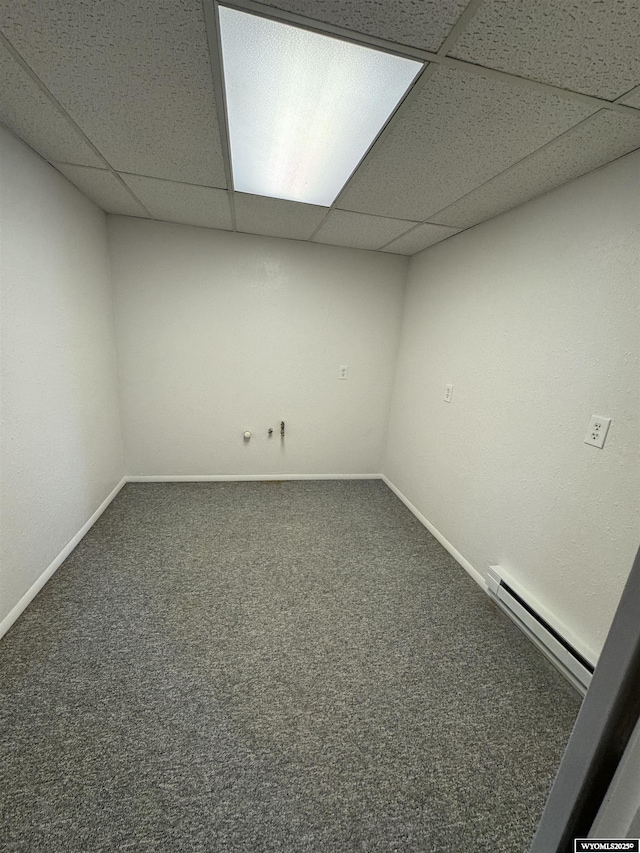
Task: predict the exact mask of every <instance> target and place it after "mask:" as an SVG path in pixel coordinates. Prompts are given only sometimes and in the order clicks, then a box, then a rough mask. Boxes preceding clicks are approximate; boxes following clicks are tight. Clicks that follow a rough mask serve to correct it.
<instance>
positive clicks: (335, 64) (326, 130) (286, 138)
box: [219, 6, 422, 207]
mask: <svg viewBox="0 0 640 853" xmlns="http://www.w3.org/2000/svg"><path fill="white" fill-rule="evenodd" d="M219 14H220V33H221V40H222V60H223V67H224V78H225V88H226V98H227V115H228V120H229V136H230V144H231V164H232V170H233V183H234V188H235V189H236V190H238V191H239V192H245V193H254V194H255V195H265V196H272V197H274V198H284V199H290V200H291V201H301V202H306V203H307V204H319V205H324V206H326V207H328V206H330V205H331V204H332V202H333V201H334V199H335V198H336V196H337V195H338V193H339V192H340V190H341V189H342V187H343V186H344V184H345V183H346V181H347V180H348V178H349V176H350V175H351V173H352V172H353V170H354V169H355V167H356V166H357V165H358V163H359V162H360V160H361V158H362V156H363V155H364V153H365V152H366V150H367V149H368V147H369V146H370V145H371V143H372V142H373V140H374V139H375V137H376V136H377V134H378V133H379V131H380V129H381V128H382V126H383V125H384V123H385V122H386V120H387V119H388V118H389V116H390V115H391V113H392V112H393V110H394V109H395V107H396V106H397V104H398V102H399V101H400V100H401V98H402V97H403V95H404V94H405V92H406V91H407V89H408V87H409V86H410V84H411V83H412V81H413V80H414V78H415V76H416V74H417V73H418V71H419V70H420V69H421V67H422V63H420V62H415V61H413V60H410V59H404V58H402V57H399V56H393V55H392V54H389V53H384V52H382V51H379V50H373V49H371V48H368V47H363V46H362V45H357V44H353V43H351V42H346V41H341V40H340V39H337V38H331V37H329V36H325V35H321V34H319V33H314V32H309V31H307V30H303V29H300V28H299V27H293V26H290V25H289V24H283V23H281V22H279V21H272V20H269V19H268V18H262V17H259V16H257V15H250V14H248V13H246V12H239V11H237V10H236V9H230V8H228V7H226V6H220V7H219Z"/></svg>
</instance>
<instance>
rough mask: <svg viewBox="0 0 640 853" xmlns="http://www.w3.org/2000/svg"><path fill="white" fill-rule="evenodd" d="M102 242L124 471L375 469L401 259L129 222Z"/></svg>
mask: <svg viewBox="0 0 640 853" xmlns="http://www.w3.org/2000/svg"><path fill="white" fill-rule="evenodd" d="M109 245H110V251H111V259H112V274H113V280H114V285H115V290H116V294H117V298H116V318H117V321H116V327H117V342H118V355H119V363H120V375H121V377H122V394H121V396H122V406H123V426H124V436H125V447H126V460H127V461H126V464H127V473H129V474H133V475H221V474H223V475H248V474H302V475H305V474H311V475H316V474H317V475H330V476H331V475H333V476H336V475H352V474H356V475H357V474H370V473H374V474H375V473H379V471H380V464H381V457H382V451H383V446H384V437H385V429H386V422H387V417H388V409H389V401H390V394H391V382H392V376H393V367H394V362H395V356H396V351H397V344H398V335H399V329H400V319H401V313H402V292H403V286H404V282H405V278H406V269H407V260H406V258H400V257H394V256H383V255H380V254H376V253H374V252H366V251H357V250H353V249H340V248H335V247H331V246H321V245H312V244H309V243H302V242H297V241H295V240H280V239H274V238H269V237H256V236H252V235H245V234H233V233H227V232H224V231H212V230H207V229H204V228H195V227H191V226H184V225H172V224H168V223H159V222H150V221H144V220H136V219H129V218H125V217H109ZM343 364H346V365H348V367H349V378H348V379H347V381H341V380H339V379H338V369H339V366H340V365H343ZM281 420H284V421H285V422H286V437H285V440H284V442H282V441H281V440H280V436H279V425H280V421H281ZM269 427H272V428H273V429H274V430H275V433H274V436H273V437H272V438H271V439H269V438H268V437H267V430H268V429H269ZM245 430H250V431H251V432H252V433H253V437H252V438H251V440H250V441H249V442H248V443H247V442H245V441H244V440H243V437H242V436H243V433H244V431H245Z"/></svg>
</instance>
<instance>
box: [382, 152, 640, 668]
mask: <svg viewBox="0 0 640 853" xmlns="http://www.w3.org/2000/svg"><path fill="white" fill-rule="evenodd" d="M639 174H640V154H638V153H634V154H631V155H628V156H627V157H625V158H622V159H621V160H619V161H617V162H615V163H613V164H611V165H609V166H607V167H605V168H603V169H601V170H599V171H597V172H594V173H592V174H590V175H587V176H586V177H584V178H581V179H579V180H577V181H575V182H573V183H571V184H569V185H567V186H565V187H563V188H561V189H559V190H557V191H555V192H553V193H551V194H549V195H547V196H545V197H543V198H540V199H538V200H536V201H534V202H531V203H529V204H527V205H524V206H523V207H520V208H518V209H516V210H514V211H512V212H511V213H507V214H504V215H502V216H500V217H498V218H496V219H494V220H492V221H490V222H486V223H484V224H482V225H479V226H477V227H476V228H473V229H471V230H469V231H467V232H465V233H463V234H460V235H458V236H456V237H453V238H452V239H449V240H447V241H446V242H445V243H442V244H440V245H437V246H435V247H433V248H431V249H429V250H427V251H425V252H423V253H421V254H420V255H417V256H415V257H414V258H413V259H412V261H411V265H410V268H409V278H408V284H407V294H406V300H405V306H404V320H403V329H402V338H401V347H400V351H399V356H398V365H397V373H396V380H395V388H394V399H393V404H392V412H391V416H390V426H389V437H388V445H387V452H386V458H385V462H384V466H383V471H384V473H385V474H386V476H387V477H388V478H389V480H390V481H391V482H392V483H393V484H394V485H395V486H396V487H397V488H398V489H399V490H400V491H401V492H402V493H403V494H404V495H405V496H406V498H407V499H408V500H409V501H410V502H411V503H413V504H414V505H415V507H416V508H417V509H418V511H419V512H420V513H422V514H423V515H424V516H425V517H426V518H427V519H428V520H429V521H430V522H431V523H432V524H433V525H434V527H435V528H436V529H437V530H438V531H439V532H440V533H441V534H442V535H443V537H445V538H446V539H447V540H448V541H449V542H450V543H452V545H453V546H454V547H455V548H456V549H457V550H458V551H459V552H460V553H461V554H462V555H463V557H464V558H466V560H468V561H469V563H471V565H472V566H473V567H474V568H475V569H477V570H478V571H479V572H481V573H482V574H483V575H484V574H485V573H486V570H487V568H488V566H489V565H490V564H493V563H498V564H501V565H502V566H504V567H505V568H506V569H507V570H508V571H510V572H511V573H512V574H513V576H514V577H515V578H516V580H517V581H519V582H520V583H521V584H522V585H523V586H524V587H525V588H527V589H528V590H529V591H530V592H531V594H532V595H533V596H534V597H535V598H536V599H538V600H539V601H540V602H541V604H542V605H543V606H545V607H547V608H548V610H549V611H550V612H551V613H552V614H554V616H555V617H556V622H557V623H558V624H560V625H565V626H566V627H567V628H568V632H569V634H570V635H572V634H573V635H574V636H575V637H577V639H578V642H579V645H581V647H582V649H583V650H584V651H586V652H587V653H588V654H590V655H591V656H594V655H595V653H599V652H600V649H601V646H602V643H603V641H604V638H605V635H606V631H607V630H608V627H609V624H610V621H611V618H612V616H613V612H614V609H615V607H616V605H617V602H618V599H619V596H620V594H621V592H622V587H623V584H624V581H625V579H626V576H627V574H628V573H629V570H630V568H631V564H632V562H633V558H634V555H635V550H636V548H637V544H638V532H639V531H638V494H639V489H638V486H639V485H640V478H639V468H638V436H639V431H638V413H639V399H638V391H639V384H638V366H637V356H638V340H639V334H638V330H639V325H638V284H639V280H640V270H639V265H638V234H639V225H640V204H639V202H638V199H639V197H640V195H639V189H640V187H639V180H638V178H639ZM447 383H453V385H454V392H453V401H452V403H450V404H448V403H445V402H444V401H443V395H444V390H445V385H446V384H447ZM592 414H597V415H601V416H605V417H610V418H612V419H613V420H612V425H611V429H610V431H609V437H608V439H607V443H606V446H605V448H604V449H603V450H598V449H596V448H594V447H590V446H588V445H586V444H584V443H583V439H584V437H585V434H586V431H587V426H588V423H589V419H590V416H591V415H592Z"/></svg>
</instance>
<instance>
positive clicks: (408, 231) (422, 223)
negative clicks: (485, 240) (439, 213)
mask: <svg viewBox="0 0 640 853" xmlns="http://www.w3.org/2000/svg"><path fill="white" fill-rule="evenodd" d="M423 225H435V227H436V228H455V227H456V226H455V225H443V224H442V223H441V222H416V224H415V225H413V226H412V227H411V228H408V229H407V230H406V231H404V232H403V233H402V234H398V236H397V237H394V238H393V239H392V240H387V242H386V243H383V244H382V246H380V248H379V249H378V250H377V251H378V252H382V251H383V250H384V249H385V248H386V247H387V246H390V245H391V244H392V243H395V242H396V240H402V239H404V238H405V237H407V236H408V235H409V234H412V233H413V232H414V231H417V230H418V228H422V226H423ZM460 230H462V229H460ZM450 236H453V235H450Z"/></svg>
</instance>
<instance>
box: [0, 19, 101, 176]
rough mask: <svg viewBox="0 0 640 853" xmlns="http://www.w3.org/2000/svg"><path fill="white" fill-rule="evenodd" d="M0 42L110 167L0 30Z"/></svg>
mask: <svg viewBox="0 0 640 853" xmlns="http://www.w3.org/2000/svg"><path fill="white" fill-rule="evenodd" d="M0 42H1V43H2V44H3V45H4V46H5V47H6V48H7V50H8V51H9V53H10V54H11V55H12V56H13V58H14V59H15V60H16V61H17V62H18V63H19V65H20V66H21V67H22V69H23V70H24V71H26V73H27V74H28V75H29V77H31V79H32V80H33V81H34V83H36V84H37V85H38V87H39V88H40V90H41V91H42V93H43V94H44V95H45V97H46V98H47V99H48V100H50V101H51V102H52V103H53V105H54V106H55V108H56V109H57V110H58V111H59V112H60V114H61V115H62V117H63V118H64V119H65V121H66V122H67V123H68V124H70V125H71V126H72V127H73V129H74V130H75V131H77V132H78V133H79V134H80V136H81V137H82V139H83V140H84V141H85V142H86V143H87V145H88V146H89V147H90V148H91V150H92V151H93V153H94V154H96V155H97V157H98V158H99V159H100V160H102V161H103V163H106V164H107V167H108V168H109V169H110V168H111V166H110V165H109V163H108V161H107V160H106V158H105V157H104V156H103V154H102V153H101V152H100V151H99V150H98V149H97V148H96V146H95V145H94V144H93V142H92V141H91V140H90V139H89V137H88V136H87V135H86V134H85V133H84V131H83V130H82V128H80V127H79V126H78V125H77V124H76V122H75V121H74V119H73V118H72V117H71V115H70V114H69V113H68V112H67V110H66V109H65V108H64V107H63V106H62V104H61V103H60V101H59V100H58V99H57V98H56V97H55V95H54V94H53V93H52V92H51V91H50V90H49V89H48V88H47V87H46V86H45V84H44V83H43V82H42V80H41V79H40V78H39V77H38V75H37V74H36V73H35V71H34V70H33V69H32V68H31V66H30V65H29V63H28V62H27V61H26V60H25V59H24V58H23V57H22V55H21V54H20V53H18V51H17V50H16V49H15V47H14V46H13V45H12V44H11V42H10V41H9V39H8V38H7V37H6V36H5V34H4V33H3V32H2V31H0ZM47 162H48V161H47ZM70 165H78V166H79V165H81V164H80V163H73V164H70Z"/></svg>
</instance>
